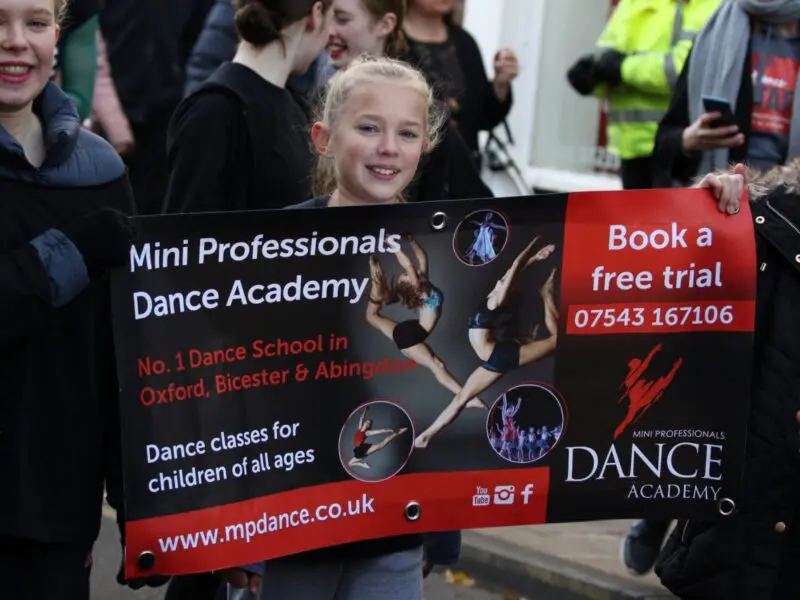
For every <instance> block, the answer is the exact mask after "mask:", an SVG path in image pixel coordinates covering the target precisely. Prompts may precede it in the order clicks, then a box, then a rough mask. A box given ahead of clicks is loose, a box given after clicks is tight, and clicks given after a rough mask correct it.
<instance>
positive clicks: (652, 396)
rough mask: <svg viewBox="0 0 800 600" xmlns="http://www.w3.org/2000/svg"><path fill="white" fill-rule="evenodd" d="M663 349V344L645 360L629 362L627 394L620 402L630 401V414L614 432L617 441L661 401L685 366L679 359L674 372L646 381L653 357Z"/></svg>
mask: <svg viewBox="0 0 800 600" xmlns="http://www.w3.org/2000/svg"><path fill="white" fill-rule="evenodd" d="M661 348H662V346H661V344H658V345H657V346H656V347H655V348H653V349H652V350H651V351H650V354H648V355H647V357H645V358H644V360H642V359H639V358H633V359H631V360H630V362H628V368H629V371H628V375H627V377H625V381H624V382H623V384H622V386H621V387H624V388H625V393H624V394H623V395H622V397H621V398H620V399H619V401H620V402H622V401H623V400H625V399H626V398H627V399H628V414H627V415H626V416H625V419H623V421H622V423H620V424H619V426H618V427H617V430H616V431H615V432H614V439H615V440H616V439H617V438H618V437H619V436H620V435H621V434H622V432H623V431H625V430H626V429H627V428H628V427H629V426H630V425H632V424H634V423H636V421H638V420H639V419H641V418H642V416H643V415H644V413H646V412H647V411H648V410H650V408H652V406H653V405H654V404H655V403H656V402H658V401H659V400H660V399H661V396H663V395H664V392H665V391H666V389H667V388H668V387H669V385H670V384H671V383H672V380H673V379H674V378H675V374H676V373H677V372H678V369H679V368H680V366H681V364H683V359H682V358H679V359H678V360H677V361H675V364H674V365H673V366H672V370H671V371H670V372H669V373H668V374H667V375H664V376H662V377H659V378H658V379H655V380H653V381H649V380H647V379H644V378H643V377H642V376H643V375H644V373H645V371H646V370H647V367H649V366H650V362H651V361H652V360H653V357H654V356H655V355H656V353H658V352H659V351H660V350H661Z"/></svg>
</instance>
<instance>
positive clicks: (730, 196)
mask: <svg viewBox="0 0 800 600" xmlns="http://www.w3.org/2000/svg"><path fill="white" fill-rule="evenodd" d="M694 187H697V188H707V189H709V190H710V191H711V195H712V196H714V198H715V199H716V201H717V207H718V208H719V210H720V212H724V213H726V214H729V215H735V214H736V213H738V212H739V208H740V205H741V202H742V195H743V193H744V190H745V188H746V187H747V170H746V169H745V167H744V165H743V164H741V163H739V164H738V165H736V166H735V167H734V168H733V173H732V174H711V175H706V176H705V177H703V179H702V180H701V181H700V183H698V184H697V185H695V186H694Z"/></svg>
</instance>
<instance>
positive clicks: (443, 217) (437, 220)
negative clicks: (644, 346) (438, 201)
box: [431, 211, 447, 231]
mask: <svg viewBox="0 0 800 600" xmlns="http://www.w3.org/2000/svg"><path fill="white" fill-rule="evenodd" d="M445 225H447V213H444V212H442V211H439V212H435V213H433V216H432V217H431V227H433V228H434V229H435V230H436V231H441V230H442V229H444V226H445Z"/></svg>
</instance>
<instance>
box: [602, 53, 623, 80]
mask: <svg viewBox="0 0 800 600" xmlns="http://www.w3.org/2000/svg"><path fill="white" fill-rule="evenodd" d="M624 60H625V55H624V54H623V53H622V52H620V51H618V50H606V51H605V52H603V53H602V54H601V55H600V58H598V59H597V76H598V78H599V79H600V81H601V82H603V83H607V84H608V85H611V86H617V85H619V84H620V83H622V63H623V61H624Z"/></svg>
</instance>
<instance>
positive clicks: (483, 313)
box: [414, 236, 558, 448]
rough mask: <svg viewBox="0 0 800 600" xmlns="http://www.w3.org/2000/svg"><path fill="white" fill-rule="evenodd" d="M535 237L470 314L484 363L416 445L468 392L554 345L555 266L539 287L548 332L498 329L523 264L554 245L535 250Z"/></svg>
mask: <svg viewBox="0 0 800 600" xmlns="http://www.w3.org/2000/svg"><path fill="white" fill-rule="evenodd" d="M538 242H539V236H536V237H535V238H534V239H533V240H532V241H531V243H530V244H528V245H527V246H526V247H525V249H524V250H523V251H522V252H520V254H519V255H518V256H517V257H516V258H515V259H514V262H513V263H512V264H511V267H510V268H509V269H508V270H507V271H506V272H505V274H504V275H503V277H502V278H501V279H500V280H499V281H498V282H497V283H496V284H495V286H494V289H492V291H491V292H489V295H488V296H487V297H486V299H485V300H484V301H483V302H482V303H481V305H480V306H479V307H478V309H477V310H476V311H475V313H474V314H473V315H472V317H470V320H469V341H470V344H471V345H472V349H473V351H474V352H475V354H476V355H477V356H478V358H479V359H480V360H481V361H483V364H482V365H481V366H479V367H478V368H477V369H475V371H473V372H472V374H471V375H470V376H469V378H468V379H467V381H466V383H465V384H464V387H463V388H462V389H461V391H460V392H458V393H457V394H456V395H455V397H454V398H453V399H452V400H451V402H450V404H449V405H448V406H447V407H446V408H445V409H444V410H443V411H442V412H441V414H439V416H438V417H437V418H436V420H435V421H434V422H433V423H432V424H431V426H430V427H428V429H426V430H425V431H423V432H422V433H421V434H420V435H419V436H418V437H417V439H416V440H415V442H414V445H415V446H416V447H417V448H426V447H427V446H428V444H429V443H430V441H431V439H432V438H433V437H434V436H435V435H436V434H437V433H439V431H441V430H442V429H444V428H445V427H446V426H447V425H449V424H450V423H452V422H453V421H454V420H455V419H456V417H458V415H459V414H461V411H462V410H464V407H465V406H467V403H468V402H469V401H470V400H471V399H472V398H475V397H476V396H478V395H479V394H481V393H483V392H484V391H486V390H487V389H488V388H489V387H490V386H491V385H492V384H494V383H495V382H496V381H498V380H499V379H501V378H502V377H503V375H505V374H506V373H508V372H509V371H511V370H513V369H516V368H518V367H522V366H525V365H529V364H531V363H534V362H536V361H538V360H540V359H542V358H544V357H546V356H549V355H550V354H551V353H552V352H553V351H554V350H555V348H556V341H557V336H558V308H557V307H556V302H555V299H554V298H553V290H554V286H555V283H554V282H555V274H556V269H555V268H553V270H552V271H551V272H550V276H549V277H548V279H547V281H546V282H545V284H544V285H543V286H542V287H541V289H540V290H539V292H540V294H541V296H542V300H543V301H544V324H545V327H546V328H547V331H548V333H549V336H548V337H547V338H545V339H543V340H536V339H533V340H520V339H518V338H511V339H508V338H506V337H505V336H500V335H499V334H500V333H501V331H502V330H503V329H505V328H506V326H507V325H508V323H509V322H510V321H511V320H512V319H513V317H514V314H513V311H512V310H511V309H510V308H509V307H508V301H509V299H510V295H511V292H512V290H513V289H514V287H515V285H516V284H517V282H518V279H519V276H520V275H521V274H522V273H523V272H524V271H525V269H526V268H527V267H529V266H530V265H532V264H534V263H536V262H540V261H543V260H545V259H547V258H548V257H549V256H550V255H551V254H552V253H553V251H554V250H555V245H553V244H550V245H547V246H544V247H543V248H541V249H540V250H539V251H538V252H536V251H535V248H536V246H537V244H538Z"/></svg>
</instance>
